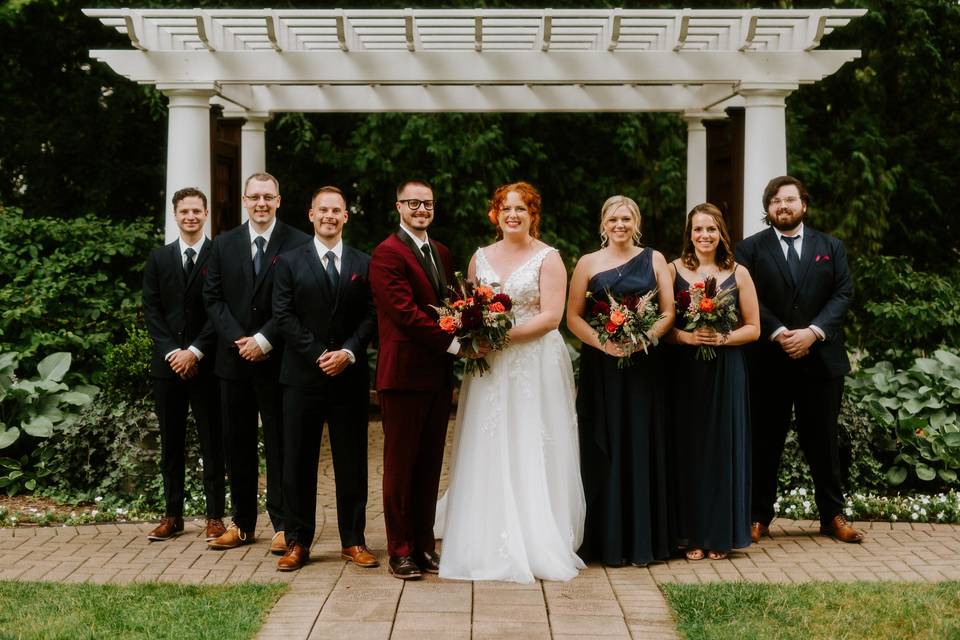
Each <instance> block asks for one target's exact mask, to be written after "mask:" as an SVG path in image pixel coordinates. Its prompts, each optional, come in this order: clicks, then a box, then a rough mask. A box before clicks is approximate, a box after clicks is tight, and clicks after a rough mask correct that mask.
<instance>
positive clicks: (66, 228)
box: [0, 207, 160, 382]
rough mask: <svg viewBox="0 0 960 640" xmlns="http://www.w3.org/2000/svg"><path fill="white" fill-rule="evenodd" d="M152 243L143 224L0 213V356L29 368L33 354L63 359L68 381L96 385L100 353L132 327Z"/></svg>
mask: <svg viewBox="0 0 960 640" xmlns="http://www.w3.org/2000/svg"><path fill="white" fill-rule="evenodd" d="M159 243H160V236H159V235H158V232H157V230H156V229H155V228H154V224H153V223H152V222H150V221H148V220H138V221H135V222H117V221H116V220H105V219H103V218H100V217H97V216H94V215H84V216H77V217H72V218H30V217H27V216H25V215H24V214H23V212H22V211H21V210H19V209H16V208H13V207H7V208H0V252H2V253H3V256H4V259H3V260H2V261H0V310H2V312H0V352H3V351H16V352H18V353H19V354H20V356H21V359H22V360H25V361H27V362H33V361H35V360H36V358H37V354H38V352H41V351H70V352H72V353H73V354H74V357H75V362H74V371H73V373H72V375H73V374H79V377H80V378H81V379H83V380H85V381H93V382H98V380H97V377H96V376H95V372H96V371H97V370H98V369H99V368H100V365H101V361H102V359H103V356H104V353H105V352H106V350H107V347H108V346H109V345H111V344H113V343H116V342H118V341H119V340H120V339H121V337H122V335H123V333H122V331H123V327H125V326H129V325H130V324H133V323H134V322H135V321H136V316H137V309H138V308H139V305H140V296H139V291H140V279H141V272H142V269H143V263H144V260H145V259H146V256H147V254H148V252H149V250H150V249H151V248H152V247H154V246H156V245H157V244H159Z"/></svg>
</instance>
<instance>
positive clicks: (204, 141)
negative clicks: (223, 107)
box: [160, 87, 214, 242]
mask: <svg viewBox="0 0 960 640" xmlns="http://www.w3.org/2000/svg"><path fill="white" fill-rule="evenodd" d="M160 89H161V91H163V93H164V94H165V95H166V96H167V98H168V100H169V103H168V107H167V111H168V115H167V189H166V193H165V195H164V198H165V199H166V203H165V204H166V206H165V207H164V211H166V217H165V219H164V236H165V237H166V241H167V242H172V241H173V240H175V239H176V237H177V223H176V221H175V220H174V218H173V203H172V202H171V198H173V194H174V193H175V192H176V191H177V190H178V189H182V188H184V187H196V188H197V189H200V190H201V191H203V192H204V193H205V194H206V195H207V198H210V197H211V194H210V184H211V182H210V98H211V97H212V96H213V95H214V91H213V89H212V88H164V87H160ZM206 231H207V233H208V234H209V233H210V219H209V218H207V229H206Z"/></svg>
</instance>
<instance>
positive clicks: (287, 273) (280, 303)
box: [273, 242, 377, 396]
mask: <svg viewBox="0 0 960 640" xmlns="http://www.w3.org/2000/svg"><path fill="white" fill-rule="evenodd" d="M369 268H370V256H368V255H367V254H365V253H363V252H361V251H357V250H356V249H354V248H352V247H348V246H347V245H343V254H342V256H341V260H340V279H339V284H338V286H337V287H336V290H333V289H332V288H331V286H330V283H329V280H328V279H327V276H326V274H325V273H324V267H323V262H321V260H320V256H319V255H318V254H317V250H316V247H315V245H314V243H313V242H308V243H307V244H305V245H303V246H301V247H298V248H297V249H294V250H293V251H290V252H288V253H285V254H283V255H282V256H280V260H279V261H278V262H277V265H276V274H275V275H274V284H273V317H274V321H275V323H276V325H277V328H278V329H279V331H280V334H281V336H282V337H283V341H284V354H283V364H282V365H281V370H280V383H281V384H285V385H290V386H296V387H314V388H316V387H323V386H326V385H330V384H332V385H335V386H337V387H344V390H345V391H346V390H347V388H349V389H350V390H351V393H362V394H363V395H364V396H366V394H367V389H368V387H369V381H370V374H369V367H368V366H367V358H366V353H367V345H368V344H370V341H371V340H372V339H373V337H374V334H375V332H376V322H377V312H376V309H375V307H374V306H373V298H372V296H371V294H370V281H369ZM343 348H346V349H349V350H350V351H352V352H353V354H354V356H356V359H357V360H356V362H354V363H353V364H351V365H349V366H348V367H347V368H346V369H345V370H344V371H343V372H342V373H340V374H339V375H337V376H335V377H333V378H331V377H329V376H328V375H327V374H325V373H324V372H323V371H322V370H321V369H320V368H319V367H318V366H317V365H316V361H317V358H319V357H320V355H321V354H322V353H323V352H324V351H325V350H327V351H335V350H337V349H343Z"/></svg>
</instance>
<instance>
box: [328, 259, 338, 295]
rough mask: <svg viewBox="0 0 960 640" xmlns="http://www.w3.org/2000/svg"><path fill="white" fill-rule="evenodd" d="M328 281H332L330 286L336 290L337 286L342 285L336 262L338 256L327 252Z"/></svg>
mask: <svg viewBox="0 0 960 640" xmlns="http://www.w3.org/2000/svg"><path fill="white" fill-rule="evenodd" d="M326 258H327V280H329V281H330V286H331V287H332V288H334V289H336V288H337V285H339V284H340V274H339V273H338V272H337V265H336V264H335V260H336V259H337V254H335V253H334V252H333V251H327V254H326Z"/></svg>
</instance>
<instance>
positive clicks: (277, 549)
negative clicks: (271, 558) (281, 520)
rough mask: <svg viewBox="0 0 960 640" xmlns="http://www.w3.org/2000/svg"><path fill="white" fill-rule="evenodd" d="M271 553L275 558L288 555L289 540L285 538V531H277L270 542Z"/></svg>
mask: <svg viewBox="0 0 960 640" xmlns="http://www.w3.org/2000/svg"><path fill="white" fill-rule="evenodd" d="M270 553H272V554H273V555H275V556H282V555H285V554H286V553H287V539H286V538H285V537H284V536H283V531H277V532H276V533H275V534H273V538H272V539H271V540H270Z"/></svg>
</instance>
